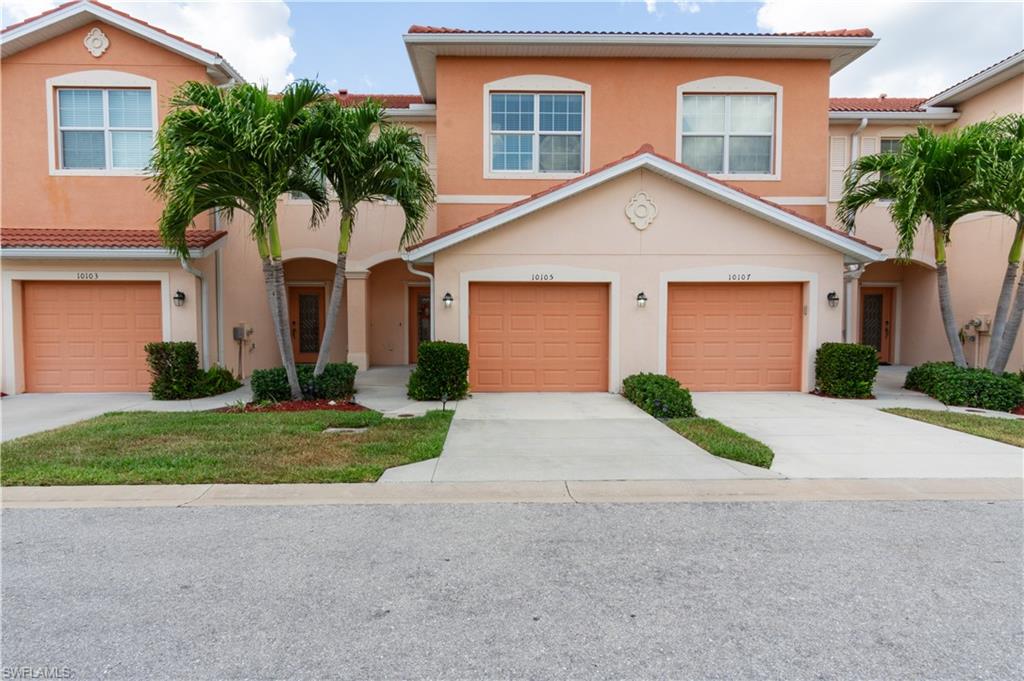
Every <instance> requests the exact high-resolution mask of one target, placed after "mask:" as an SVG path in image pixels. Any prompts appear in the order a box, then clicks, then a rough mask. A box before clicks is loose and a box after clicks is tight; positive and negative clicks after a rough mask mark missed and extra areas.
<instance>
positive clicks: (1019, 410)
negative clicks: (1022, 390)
mask: <svg viewBox="0 0 1024 681" xmlns="http://www.w3.org/2000/svg"><path fill="white" fill-rule="evenodd" d="M1010 413H1011V414H1016V415H1017V416H1024V404H1022V405H1020V406H1019V407H1014V408H1013V409H1011V410H1010Z"/></svg>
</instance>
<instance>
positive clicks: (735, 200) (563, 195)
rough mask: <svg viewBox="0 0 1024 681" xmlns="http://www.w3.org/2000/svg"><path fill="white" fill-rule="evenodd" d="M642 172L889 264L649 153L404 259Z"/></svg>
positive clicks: (857, 256) (852, 257)
mask: <svg viewBox="0 0 1024 681" xmlns="http://www.w3.org/2000/svg"><path fill="white" fill-rule="evenodd" d="M640 168H644V169H647V170H650V171H652V172H655V173H658V174H659V175H661V176H663V177H665V178H667V179H670V180H673V181H675V182H678V183H679V184H681V185H683V186H685V187H689V188H690V189H693V190H695V191H698V192H700V193H702V194H705V195H707V196H710V197H712V198H715V199H718V200H719V201H722V202H723V203H725V204H728V205H731V206H733V207H735V208H738V209H739V210H742V211H745V212H747V213H750V214H752V215H754V216H756V217H759V218H763V219H765V220H767V221H768V222H771V223H773V224H775V225H778V226H780V227H783V228H785V229H788V230H789V231H791V232H794V233H796V234H799V235H800V236H803V237H806V238H808V239H811V240H812V241H815V242H817V243H820V244H822V245H825V246H828V247H829V248H832V249H834V250H836V251H839V252H840V253H843V254H844V255H845V256H847V260H849V261H851V262H878V261H881V260H885V256H884V254H882V253H881V252H880V251H878V250H876V249H875V248H873V247H871V246H868V245H866V244H864V243H861V242H860V241H857V240H855V239H852V238H850V237H848V236H846V235H845V234H840V233H837V232H834V231H832V230H829V229H825V228H824V227H822V226H820V225H817V224H815V223H813V222H810V221H808V220H805V219H803V218H801V217H798V216H796V215H794V214H793V213H790V212H789V211H786V210H783V209H782V208H779V207H777V206H774V205H772V204H770V203H766V202H765V201H763V200H761V199H759V198H757V197H755V196H751V195H750V194H747V193H745V192H741V191H739V190H737V189H734V188H732V187H730V186H728V185H726V184H723V183H721V182H717V181H715V180H714V179H710V178H708V177H706V176H704V175H702V174H700V173H697V172H694V171H692V170H690V169H688V168H686V167H684V166H681V165H679V164H678V163H674V162H672V161H670V160H668V159H665V158H662V157H660V156H658V155H656V154H653V153H650V152H643V153H638V154H636V155H634V156H632V157H629V158H627V159H625V160H623V161H620V162H619V163H616V164H615V165H612V166H609V167H607V168H604V169H603V170H600V171H597V172H594V173H592V174H590V175H588V176H587V177H584V178H581V179H580V180H579V181H578V182H572V183H569V184H565V185H562V186H560V187H557V188H555V189H552V190H551V191H548V192H547V193H545V194H541V195H539V196H537V197H536V198H534V199H533V200H532V201H528V202H525V203H522V204H520V205H518V206H513V207H511V208H509V209H507V210H503V211H501V212H500V213H498V214H496V215H493V216H491V217H489V218H485V219H483V220H480V221H479V222H476V223H474V224H472V225H470V226H468V227H466V228H463V229H457V230H454V231H452V232H448V233H446V234H445V235H444V236H442V237H440V238H438V239H434V240H433V241H431V242H429V243H425V244H423V245H421V246H418V247H413V248H412V249H410V250H409V251H408V252H407V253H405V254H404V256H403V257H404V258H405V259H406V260H412V261H418V260H424V259H426V258H428V257H430V256H432V255H433V254H434V253H437V252H438V251H442V250H444V249H446V248H449V247H451V246H454V245H455V244H458V243H461V242H463V241H465V240H466V239H470V238H472V237H474V236H478V235H480V234H484V233H486V232H489V231H490V230H492V229H495V228H496V227H500V226H501V225H504V224H507V223H509V222H512V221H514V220H517V219H519V218H522V217H525V216H527V215H530V214H531V213H534V212H536V211H538V210H541V209H543V208H545V207H547V206H550V205H552V204H555V203H558V202H559V201H563V200H565V199H567V198H569V197H572V196H575V195H577V194H579V193H581V192H584V191H587V190H588V189H591V188H593V187H596V186H599V185H601V184H604V183H605V182H608V181H610V180H613V179H615V178H617V177H621V176H622V175H625V174H626V173H630V172H633V171H634V170H638V169H640Z"/></svg>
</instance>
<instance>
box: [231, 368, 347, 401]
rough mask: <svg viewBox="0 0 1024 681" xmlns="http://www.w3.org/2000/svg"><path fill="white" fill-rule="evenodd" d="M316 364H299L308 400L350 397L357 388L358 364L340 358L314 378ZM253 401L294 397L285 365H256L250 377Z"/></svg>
mask: <svg viewBox="0 0 1024 681" xmlns="http://www.w3.org/2000/svg"><path fill="white" fill-rule="evenodd" d="M313 369H314V366H313V365H312V364H300V365H298V366H297V367H295V370H296V371H297V372H298V374H299V385H300V386H301V387H302V397H303V398H304V399H307V400H317V399H325V400H349V399H352V396H353V395H354V394H355V392H356V370H357V368H356V365H355V364H351V363H349V362H337V363H334V364H328V365H327V366H325V367H324V372H323V373H322V374H320V376H318V377H317V378H315V379H314V378H313ZM249 383H250V385H251V386H252V400H253V402H287V401H288V400H290V399H292V391H291V388H289V387H288V374H287V373H286V372H285V370H284V367H274V368H273V369H256V370H255V371H253V372H252V376H251V377H250V379H249Z"/></svg>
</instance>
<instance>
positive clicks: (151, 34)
mask: <svg viewBox="0 0 1024 681" xmlns="http://www.w3.org/2000/svg"><path fill="white" fill-rule="evenodd" d="M93 21H102V22H104V23H107V24H110V25H111V26H116V27H117V28H120V29H121V30H123V31H125V32H127V33H130V34H132V35H134V36H136V37H139V38H142V39H143V40H148V41H150V42H153V43H156V44H158V45H161V46H162V47H165V48H167V49H168V50H170V51H172V52H175V53H177V54H180V55H182V56H183V57H186V58H188V59H192V60H193V61H197V62H199V63H200V64H203V65H204V66H206V67H207V72H208V73H209V74H210V77H211V78H213V80H214V81H216V82H218V83H226V82H228V81H231V80H235V81H244V80H245V79H244V78H243V77H242V75H241V74H240V73H238V71H236V70H235V68H234V67H233V66H231V64H229V63H228V62H227V60H226V59H224V57H223V56H221V55H220V54H219V53H218V52H215V51H214V50H211V49H209V48H206V47H203V46H202V45H199V44H198V43H194V42H192V41H190V40H186V39H185V38H182V37H181V36H178V35H174V34H173V33H170V32H168V31H165V30H164V29H162V28H160V27H158V26H153V25H152V24H149V23H147V22H145V21H143V20H141V19H136V18H135V17H133V16H132V15H130V14H128V13H126V12H122V11H121V10H118V9H114V8H113V7H111V6H109V5H105V4H103V3H101V2H96V0H71V2H66V3H64V4H63V5H59V6H57V7H54V8H53V9H50V10H47V11H45V12H43V13H41V14H37V15H36V16H34V17H29V18H28V19H25V20H24V21H19V22H18V23H16V24H11V25H10V26H7V27H6V28H4V29H3V30H2V31H0V58H7V57H10V56H11V55H14V54H17V53H18V52H21V51H22V50H25V49H28V48H30V47H33V46H35V45H38V44H40V43H43V42H46V41H47V40H50V39H52V38H55V37H57V36H59V35H63V34H64V33H67V32H68V31H71V30H74V29H76V28H80V27H82V26H85V25H87V24H90V23H92V22H93Z"/></svg>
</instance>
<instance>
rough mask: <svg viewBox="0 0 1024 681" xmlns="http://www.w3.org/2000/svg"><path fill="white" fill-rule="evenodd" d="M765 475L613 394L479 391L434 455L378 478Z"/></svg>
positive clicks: (457, 479) (462, 408) (458, 414)
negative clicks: (703, 445)
mask: <svg viewBox="0 0 1024 681" xmlns="http://www.w3.org/2000/svg"><path fill="white" fill-rule="evenodd" d="M403 469H404V470H403ZM765 477H777V476H775V474H773V473H770V472H768V471H765V470H763V469H760V468H756V467H754V466H748V465H746V464H741V463H737V462H734V461H728V460H726V459H720V458H717V457H714V456H711V455H710V454H708V453H707V452H705V451H704V450H702V449H700V448H699V447H697V446H696V445H694V444H692V443H691V442H690V441H689V440H686V439H685V438H683V437H682V436H680V435H679V434H677V433H675V432H673V431H672V430H670V429H669V428H668V427H667V426H665V425H664V424H663V423H661V422H660V421H657V420H656V419H654V418H652V417H651V416H649V415H648V414H646V413H644V412H643V411H641V410H640V409H638V408H637V407H635V406H633V405H632V404H630V403H629V402H627V401H626V400H625V399H623V398H622V397H620V396H619V395H612V394H608V393H500V394H499V393H484V394H479V395H474V396H473V397H472V398H471V399H468V400H464V401H462V402H460V403H459V405H458V410H457V411H456V412H455V418H454V420H453V421H452V425H451V430H450V431H449V432H448V440H447V441H446V442H445V445H444V450H443V452H442V454H441V456H440V458H439V459H434V460H432V461H424V462H422V463H419V464H413V465H412V466H403V467H401V468H399V469H391V470H390V471H388V472H387V473H386V474H385V477H383V478H382V479H381V480H382V481H384V482H387V481H413V480H417V481H423V480H432V481H434V482H469V481H476V482H480V481H510V480H678V479H705V480H707V479H736V478H765Z"/></svg>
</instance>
